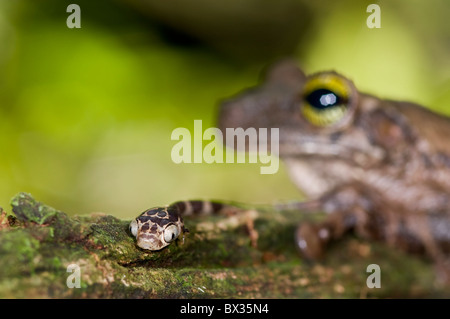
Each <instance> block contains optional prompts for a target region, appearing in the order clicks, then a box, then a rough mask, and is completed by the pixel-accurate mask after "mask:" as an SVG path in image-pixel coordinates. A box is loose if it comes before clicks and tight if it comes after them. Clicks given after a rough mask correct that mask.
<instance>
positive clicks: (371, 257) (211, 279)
mask: <svg viewBox="0 0 450 319" xmlns="http://www.w3.org/2000/svg"><path fill="white" fill-rule="evenodd" d="M11 206H12V213H9V214H8V213H6V212H4V211H3V210H2V209H1V208H0V256H1V258H0V297H1V298H42V297H44V298H45V297H56V298H84V297H86V298H94V297H104V298H216V297H217V298H220V297H224V298H230V297H231V298H251V297H264V298H285V297H286V298H296V297H299V298H304V297H312V298H316V297H322V298H323V297H396V296H402V297H424V296H448V295H449V294H448V291H445V290H442V289H438V288H436V287H435V286H434V285H433V281H434V273H433V271H432V267H431V266H430V265H429V264H428V263H427V262H426V261H423V260H421V259H418V258H415V257H411V256H408V255H405V254H402V253H399V252H398V251H394V250H391V249H389V248H387V247H386V246H385V245H382V244H376V243H375V244H372V243H367V242H365V241H361V240H359V239H357V238H354V237H350V238H348V239H347V240H344V241H342V242H340V243H338V244H337V245H335V247H331V249H330V253H329V255H328V256H327V258H326V260H324V261H323V262H322V263H319V264H314V265H309V264H305V263H304V262H303V261H302V260H301V259H300V258H299V256H298V255H297V252H296V249H295V247H294V243H293V238H292V237H293V236H292V234H293V232H294V230H295V227H296V225H297V223H298V222H299V221H301V220H302V218H303V217H302V216H301V214H298V213H297V212H283V213H279V212H273V211H270V210H268V211H259V212H258V213H257V214H256V215H254V214H253V215H251V216H250V215H249V216H244V217H243V218H240V219H239V218H238V219H232V218H236V217H227V218H221V217H209V218H206V219H202V220H187V221H186V223H187V226H188V228H189V229H190V230H191V232H190V233H189V234H188V236H187V238H186V241H185V243H184V244H183V243H182V242H181V241H179V242H177V243H175V244H172V245H171V246H169V247H168V248H166V249H163V250H161V251H158V252H149V251H144V250H142V249H139V248H138V247H137V246H136V244H135V240H134V238H133V237H132V236H131V234H130V233H129V231H128V225H129V221H127V220H120V219H117V218H115V217H113V216H110V215H99V214H95V215H89V216H75V217H69V216H68V215H66V214H65V213H63V212H61V211H58V210H56V209H54V208H51V207H49V206H47V205H45V204H43V203H40V202H38V201H36V200H35V199H34V198H33V197H32V196H31V195H29V194H26V193H19V194H18V195H16V196H15V197H14V198H13V199H12V200H11ZM318 217H320V216H318ZM230 218H231V219H230ZM246 218H251V219H252V221H253V222H252V223H248V220H247V221H246V220H245V219H246ZM249 225H252V227H254V229H253V230H254V231H257V232H258V234H259V237H258V243H257V244H258V245H257V247H254V245H252V238H251V237H252V236H249ZM250 233H251V232H250ZM371 263H378V264H380V266H381V269H382V271H383V280H382V288H381V289H377V290H373V289H372V290H371V289H368V288H367V286H366V278H367V275H368V274H367V273H366V272H365V270H366V267H367V265H368V264H371ZM69 265H75V267H79V275H80V278H79V279H80V280H79V283H80V288H70V287H69V286H70V284H69V286H68V284H67V283H68V280H69V282H70V281H71V280H72V279H73V278H74V277H70V278H69V276H71V275H74V274H75V273H72V272H68V270H69V271H71V269H73V268H70V267H69ZM68 267H69V268H68Z"/></svg>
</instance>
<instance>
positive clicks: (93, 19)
mask: <svg viewBox="0 0 450 319" xmlns="http://www.w3.org/2000/svg"><path fill="white" fill-rule="evenodd" d="M94 2H95V3H94ZM70 3H76V4H78V5H80V7H81V24H82V28H81V29H69V28H67V26H66V19H67V17H68V16H69V13H67V12H66V8H67V6H68V5H69V4H70ZM370 3H378V4H379V5H380V7H381V26H382V28H381V29H369V28H367V26H366V19H367V17H368V15H369V13H367V12H366V8H367V6H368V4H370ZM449 13H450V1H448V0H431V1H419V0H395V1H377V2H375V1H358V2H356V1H339V2H338V1H320V0H319V1H302V0H281V1H269V0H230V1H211V0H208V1H207V0H189V1H188V0H173V1H160V0H158V1H157V0H141V1H138V0H135V1H133V0H129V1H128V0H123V1H104V0H101V1H100V0H98V1H85V0H80V1H74V0H71V1H61V0H42V1H32V0H16V1H11V0H0V149H1V156H0V206H2V207H4V208H7V209H8V206H9V200H10V198H11V197H12V196H13V195H15V194H16V193H17V192H19V191H25V192H30V193H32V194H33V195H34V196H35V198H37V199H39V200H40V201H43V202H46V203H47V204H50V205H52V206H54V207H56V208H58V209H61V210H63V211H65V212H67V213H69V214H87V213H91V212H106V213H108V214H113V215H115V216H117V217H120V218H131V217H134V216H135V215H137V214H138V213H140V212H141V211H142V210H144V209H146V208H148V207H150V206H156V205H163V204H168V203H170V202H173V201H175V200H179V199H189V198H191V199H193V198H205V199H208V198H209V199H212V198H214V199H224V200H235V201H241V202H246V203H271V202H274V201H278V200H287V199H299V198H301V195H300V194H299V193H298V192H297V190H296V189H295V188H294V187H293V185H292V184H291V182H290V180H289V178H288V176H287V175H286V172H285V171H284V169H283V167H280V170H279V172H278V173H277V174H275V175H261V174H259V167H260V164H213V165H212V164H178V165H177V164H174V163H173V162H172V160H171V158H170V152H171V148H172V146H173V145H174V144H175V143H176V142H175V141H171V139H170V136H171V132H172V130H173V129H175V128H177V127H187V128H189V129H192V128H193V120H194V119H202V120H203V128H204V129H205V128H207V127H210V126H215V120H216V116H217V110H218V105H219V102H220V100H222V99H224V98H226V97H229V96H231V95H233V94H235V93H237V92H238V91H240V90H242V89H244V88H246V87H249V86H253V85H255V84H256V83H257V81H258V79H259V77H260V73H261V70H262V69H263V68H264V67H265V66H266V65H267V64H268V63H270V62H272V61H274V60H276V59H277V58H279V57H284V56H293V57H295V58H296V59H297V60H298V62H299V64H300V65H301V66H302V67H303V68H304V70H305V71H306V72H307V73H310V72H314V71H319V70H327V69H334V70H336V71H338V72H340V73H342V74H344V75H346V76H348V77H349V78H351V79H352V80H353V81H354V82H355V84H356V86H357V87H358V88H359V89H360V90H362V91H366V92H369V93H372V94H376V95H378V96H380V97H383V98H391V99H404V100H411V101H414V102H417V103H420V104H423V105H425V106H427V107H430V108H433V109H435V110H438V111H440V112H443V113H447V114H450V22H449V20H448V14H449Z"/></svg>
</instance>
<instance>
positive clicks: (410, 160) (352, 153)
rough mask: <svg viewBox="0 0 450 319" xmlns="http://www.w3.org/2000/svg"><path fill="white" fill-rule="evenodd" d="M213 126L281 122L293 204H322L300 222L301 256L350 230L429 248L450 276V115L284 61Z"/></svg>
mask: <svg viewBox="0 0 450 319" xmlns="http://www.w3.org/2000/svg"><path fill="white" fill-rule="evenodd" d="M393 85H395V83H393ZM219 127H220V129H222V130H223V131H225V129H226V128H237V127H242V128H244V129H246V128H249V127H254V128H256V129H258V128H264V127H265V128H279V130H280V141H279V146H280V149H279V155H280V157H281V158H282V159H283V160H284V163H285V165H286V167H287V170H288V172H289V175H290V177H291V179H292V181H293V182H294V183H295V185H296V186H297V187H298V188H299V189H300V190H301V192H302V193H303V194H304V195H305V196H306V197H307V198H308V200H307V201H306V202H304V203H301V204H299V205H298V207H299V209H301V210H303V211H305V212H308V211H310V212H314V211H322V212H326V213H327V218H326V219H325V220H324V221H323V222H322V223H319V224H311V223H302V224H301V225H300V226H299V227H298V229H297V231H296V234H295V238H296V243H297V245H298V247H299V249H300V251H301V253H302V254H303V255H304V256H305V257H306V258H309V259H319V258H320V257H321V256H322V255H323V253H324V250H325V247H326V245H327V243H329V242H330V241H331V240H335V239H338V238H339V237H341V236H342V235H343V234H345V233H346V232H348V231H350V230H354V231H355V232H356V233H357V234H359V235H361V236H363V237H365V238H369V239H378V240H383V241H385V242H387V243H388V244H391V245H393V246H395V247H399V248H401V249H404V250H406V251H409V252H417V253H425V254H427V255H428V256H429V257H431V258H432V259H433V260H434V261H435V263H436V265H437V268H438V270H439V272H438V273H439V275H440V276H439V278H441V279H442V280H444V281H447V282H448V281H450V280H449V278H450V266H449V265H450V263H449V260H450V258H449V256H450V119H449V118H447V117H444V116H441V115H438V114H435V113H433V112H431V111H429V110H427V109H426V108H424V107H422V106H420V105H417V104H414V103H410V102H400V101H391V100H385V99H380V98H378V97H375V96H373V95H369V94H365V93H362V92H359V91H358V90H357V88H356V87H355V85H354V84H353V83H352V82H351V81H350V80H348V79H347V78H345V77H343V76H341V75H339V74H337V73H335V72H321V73H317V74H313V75H310V76H305V74H304V73H303V72H302V71H301V69H300V68H298V66H297V65H296V64H295V63H294V62H292V61H281V62H279V63H277V64H275V65H274V66H272V67H271V68H269V69H268V71H267V72H266V76H265V81H264V82H263V83H262V84H261V85H260V86H258V87H255V88H252V89H249V90H246V91H244V92H242V93H240V94H238V95H237V96H236V97H234V98H231V99H229V100H227V101H225V102H224V103H223V105H222V106H221V109H220V115H219ZM268 145H269V146H270V141H269V143H268ZM247 147H249V145H247ZM268 187H270V186H269V185H268Z"/></svg>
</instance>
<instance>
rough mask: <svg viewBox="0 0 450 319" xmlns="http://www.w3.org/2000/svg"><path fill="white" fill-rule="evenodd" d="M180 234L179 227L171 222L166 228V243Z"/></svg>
mask: <svg viewBox="0 0 450 319" xmlns="http://www.w3.org/2000/svg"><path fill="white" fill-rule="evenodd" d="M179 234H180V231H179V229H178V227H177V226H176V225H174V224H170V225H168V226H167V227H166V229H164V241H165V242H166V243H170V242H172V241H174V240H175V239H177V237H178V235H179Z"/></svg>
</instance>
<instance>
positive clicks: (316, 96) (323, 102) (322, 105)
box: [305, 89, 342, 110]
mask: <svg viewBox="0 0 450 319" xmlns="http://www.w3.org/2000/svg"><path fill="white" fill-rule="evenodd" d="M305 100H306V101H307V102H308V103H309V104H310V105H311V106H313V107H314V108H316V109H321V110H323V109H326V108H329V107H333V106H335V105H338V104H342V101H341V98H340V97H339V96H338V95H336V94H335V93H334V92H332V91H330V90H327V89H317V90H315V91H312V92H311V93H310V94H308V95H307V96H306V97H305Z"/></svg>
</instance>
